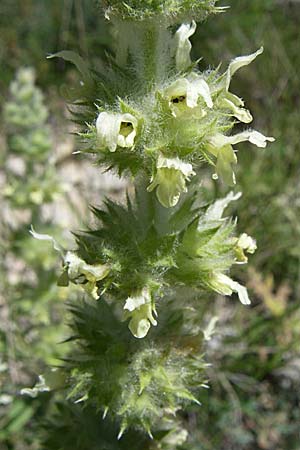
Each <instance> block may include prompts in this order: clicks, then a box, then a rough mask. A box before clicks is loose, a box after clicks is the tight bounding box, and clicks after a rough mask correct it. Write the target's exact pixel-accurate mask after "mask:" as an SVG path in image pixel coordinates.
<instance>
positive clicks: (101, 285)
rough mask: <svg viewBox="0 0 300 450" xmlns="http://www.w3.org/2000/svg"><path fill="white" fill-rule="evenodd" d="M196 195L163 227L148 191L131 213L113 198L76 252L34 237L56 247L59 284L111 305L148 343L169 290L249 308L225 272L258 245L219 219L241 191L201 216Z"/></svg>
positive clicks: (158, 208)
mask: <svg viewBox="0 0 300 450" xmlns="http://www.w3.org/2000/svg"><path fill="white" fill-rule="evenodd" d="M191 195H192V194H191V193H189V196H188V197H190V198H189V199H188V200H187V201H185V202H183V201H180V202H179V203H178V205H177V206H175V207H174V212H173V214H172V215H171V216H170V217H169V219H168V220H167V221H165V223H164V229H162V217H163V215H162V214H163V211H164V208H162V207H161V206H160V204H159V202H157V201H156V200H155V201H154V202H153V199H152V196H151V194H147V193H146V192H145V193H144V194H143V196H142V198H141V197H137V198H136V199H135V202H134V204H132V202H131V201H130V200H129V199H128V205H127V208H126V207H124V206H120V205H118V204H115V203H113V202H109V201H108V202H107V203H106V207H107V210H106V211H105V210H99V209H94V213H95V215H96V217H97V218H98V219H100V221H101V222H102V223H101V226H100V227H99V228H96V229H94V230H89V231H88V232H86V233H83V234H80V235H78V236H77V242H78V248H77V250H76V251H72V252H71V251H65V250H63V249H61V247H60V246H59V245H58V244H57V243H56V242H55V241H53V238H51V237H50V236H47V235H39V234H37V233H35V232H34V231H33V232H32V233H33V235H34V237H36V238H37V239H43V240H50V241H51V242H52V243H53V242H54V246H55V248H56V249H57V250H58V251H59V252H60V254H61V256H62V261H63V273H62V275H61V277H60V279H59V284H60V285H62V286H67V285H68V284H69V282H72V283H74V284H77V285H80V286H81V287H82V289H83V290H84V291H86V292H87V293H88V294H90V295H91V296H92V297H93V298H95V299H100V301H104V302H106V303H108V304H110V305H111V306H112V308H113V309H114V310H115V312H116V314H117V316H119V317H120V319H121V320H122V321H128V327H129V329H130V331H131V333H132V335H133V336H135V337H136V338H144V337H145V336H146V335H147V334H148V332H149V330H150V328H151V325H152V326H154V327H155V326H157V323H158V312H157V308H159V310H160V307H161V305H162V303H163V302H164V300H162V299H163V298H164V297H165V296H166V295H167V293H168V292H169V287H170V286H177V285H178V286H186V287H193V288H194V289H195V291H199V292H202V291H211V292H217V293H220V294H223V295H232V294H233V293H237V294H238V297H239V299H240V301H241V303H243V304H244V305H249V304H250V300H249V297H248V294H247V290H246V288H245V287H244V286H242V285H240V284H239V283H238V282H236V281H234V280H232V279H231V278H230V277H229V276H228V271H229V269H230V268H231V266H232V265H233V264H235V263H236V264H240V263H245V262H246V261H247V257H246V255H245V253H253V252H254V251H255V248H256V246H255V241H254V240H253V239H252V238H251V237H250V236H247V235H246V234H245V233H244V234H242V235H241V236H240V237H237V236H235V223H234V222H232V221H231V220H228V219H224V218H223V217H222V215H223V211H224V210H225V208H226V207H227V206H228V204H229V203H230V202H232V201H234V200H237V199H238V198H239V197H240V194H236V195H234V194H233V193H232V192H231V193H229V194H228V196H227V197H225V198H224V199H221V200H218V201H216V202H215V203H213V204H212V205H210V206H209V207H206V212H205V213H204V214H203V212H202V211H201V213H200V211H197V209H193V207H192V205H193V203H194V202H195V198H194V197H193V196H192V197H191ZM196 198H197V196H196ZM151 199H152V200H151ZM187 202H188V203H187ZM189 202H191V203H189ZM187 204H189V205H190V207H191V211H190V212H189V213H186V217H185V221H184V224H181V223H180V221H179V219H178V217H181V215H182V214H184V211H185V210H186V207H187ZM145 208H147V209H148V214H147V216H146V217H145ZM108 213H109V214H108ZM148 221H149V223H150V226H149V223H148ZM151 224H152V225H151Z"/></svg>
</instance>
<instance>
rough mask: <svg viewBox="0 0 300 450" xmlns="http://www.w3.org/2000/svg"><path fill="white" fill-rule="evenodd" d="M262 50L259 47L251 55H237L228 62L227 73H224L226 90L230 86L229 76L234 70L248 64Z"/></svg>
mask: <svg viewBox="0 0 300 450" xmlns="http://www.w3.org/2000/svg"><path fill="white" fill-rule="evenodd" d="M263 51H264V48H263V47H261V48H260V49H258V50H257V52H255V53H252V54H251V55H246V56H238V57H237V58H235V59H233V60H232V61H231V63H230V64H229V67H228V69H227V73H226V90H227V91H228V89H229V86H230V82H231V78H232V77H233V75H234V74H235V72H236V71H237V70H239V69H240V68H241V67H244V66H248V65H249V64H251V63H252V62H253V61H254V60H255V59H256V58H257V56H259V55H261V54H262V53H263Z"/></svg>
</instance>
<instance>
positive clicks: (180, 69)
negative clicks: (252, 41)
mask: <svg viewBox="0 0 300 450" xmlns="http://www.w3.org/2000/svg"><path fill="white" fill-rule="evenodd" d="M195 29H196V24H195V22H192V23H190V24H183V25H181V26H180V27H179V29H178V30H177V32H176V33H175V36H174V37H173V38H172V39H173V47H174V63H175V66H176V71H177V74H176V75H175V76H174V74H172V75H168V77H167V79H163V80H162V82H159V83H155V84H154V85H152V86H151V89H150V90H149V92H147V93H146V94H145V96H144V97H143V98H142V99H141V96H140V93H139V92H137V93H136V92H132V94H131V95H129V96H127V98H126V100H122V99H120V98H118V99H117V102H116V103H114V104H113V105H112V106H110V105H108V104H106V105H101V106H100V105H99V109H100V112H99V114H98V117H97V118H96V121H95V122H94V123H91V124H90V126H89V129H88V131H87V132H86V131H85V132H83V133H81V137H82V139H83V141H84V143H85V148H84V149H83V150H82V151H87V152H90V153H94V154H96V155H97V158H98V162H99V163H100V164H104V165H109V167H115V168H116V169H118V172H119V173H122V172H124V171H128V172H129V173H131V174H132V175H135V174H136V173H139V172H140V171H143V172H144V173H145V176H147V177H148V178H149V186H148V190H149V191H152V190H154V189H156V192H157V197H158V199H159V201H160V202H161V204H162V205H163V206H165V207H166V208H169V207H173V206H175V205H176V204H177V202H178V200H179V198H180V196H181V194H182V193H184V192H186V190H187V183H188V182H189V181H190V179H191V177H193V176H195V175H196V172H197V170H198V169H199V167H201V165H202V164H203V161H206V162H207V163H209V164H210V165H212V166H214V174H213V177H214V178H215V179H217V178H218V177H220V178H221V179H223V180H224V182H225V183H227V184H228V185H234V184H235V174H234V171H233V166H234V165H235V164H236V163H237V157H236V152H235V149H234V146H235V145H237V144H239V143H241V142H246V141H249V142H250V143H252V144H254V145H256V146H257V147H261V148H264V147H266V145H267V143H268V142H272V141H274V139H273V138H271V137H266V136H264V135H263V134H261V133H259V132H258V131H255V130H251V129H247V130H245V131H242V132H240V133H237V134H229V132H230V130H231V129H232V128H233V126H234V125H235V123H236V122H237V121H240V122H242V123H244V124H249V123H250V122H251V121H252V119H253V118H252V115H251V113H250V112H249V111H248V110H247V109H246V108H245V107H244V106H245V105H244V102H243V100H242V99H241V98H239V97H238V96H236V95H235V94H233V93H231V92H230V91H229V88H230V82H231V79H232V77H233V76H234V74H235V73H236V72H237V71H238V70H239V69H241V68H242V67H244V66H246V65H248V64H250V63H251V62H252V61H254V60H255V58H256V57H257V56H258V55H260V54H261V53H262V51H263V49H262V48H260V49H259V50H258V51H257V52H255V53H253V54H250V55H248V56H241V57H238V58H235V59H234V60H233V61H232V62H231V63H230V64H229V66H228V68H227V70H226V72H225V73H223V74H220V73H219V72H218V70H212V71H207V72H204V73H201V72H199V71H198V70H197V69H196V68H194V66H193V64H192V62H191V59H190V50H191V44H190V41H189V38H190V36H191V35H192V34H193V33H194V32H195Z"/></svg>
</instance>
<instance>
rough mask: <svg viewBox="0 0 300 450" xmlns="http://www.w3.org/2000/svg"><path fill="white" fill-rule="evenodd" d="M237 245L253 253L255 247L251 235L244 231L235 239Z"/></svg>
mask: <svg viewBox="0 0 300 450" xmlns="http://www.w3.org/2000/svg"><path fill="white" fill-rule="evenodd" d="M237 245H238V246H239V247H240V248H241V249H243V250H244V251H246V252H247V253H250V254H253V253H255V251H256V249H257V245H256V241H255V239H253V238H252V237H251V236H249V235H248V234H246V233H243V234H241V236H240V237H239V240H238V241H237Z"/></svg>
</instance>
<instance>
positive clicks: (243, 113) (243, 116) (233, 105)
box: [217, 47, 263, 123]
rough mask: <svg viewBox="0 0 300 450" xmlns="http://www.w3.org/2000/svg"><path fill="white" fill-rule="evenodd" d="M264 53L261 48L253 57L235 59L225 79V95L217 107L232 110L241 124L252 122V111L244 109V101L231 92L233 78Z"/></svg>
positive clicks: (232, 113)
mask: <svg viewBox="0 0 300 450" xmlns="http://www.w3.org/2000/svg"><path fill="white" fill-rule="evenodd" d="M262 52H263V47H261V48H260V49H259V50H257V52H255V53H252V54H251V55H247V56H239V57H238V58H235V59H234V60H233V61H231V63H230V64H229V67H228V69H227V72H226V74H225V78H224V88H225V93H224V95H223V96H221V97H220V99H218V100H217V106H219V107H221V108H226V109H228V110H230V111H231V115H232V116H234V117H236V118H237V119H238V120H239V121H240V122H243V123H250V122H252V120H253V117H252V115H251V113H250V111H248V110H247V109H245V108H243V106H244V102H243V100H242V99H241V98H239V97H238V96H237V95H234V94H232V93H230V92H229V86H230V82H231V78H232V77H233V75H234V74H235V72H236V71H237V70H239V69H240V68H241V67H244V66H247V65H248V64H250V63H251V62H252V61H254V60H255V58H256V57H257V56H258V55H260V54H261V53H262Z"/></svg>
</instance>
